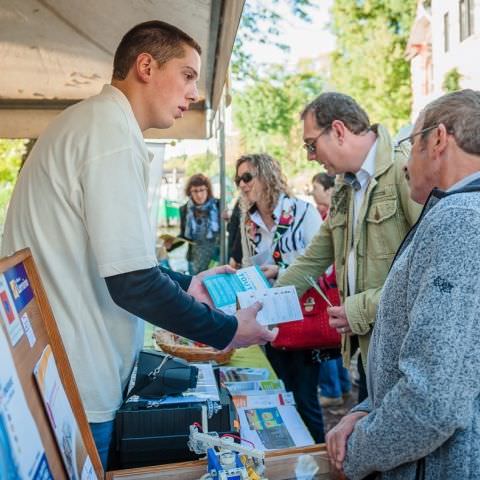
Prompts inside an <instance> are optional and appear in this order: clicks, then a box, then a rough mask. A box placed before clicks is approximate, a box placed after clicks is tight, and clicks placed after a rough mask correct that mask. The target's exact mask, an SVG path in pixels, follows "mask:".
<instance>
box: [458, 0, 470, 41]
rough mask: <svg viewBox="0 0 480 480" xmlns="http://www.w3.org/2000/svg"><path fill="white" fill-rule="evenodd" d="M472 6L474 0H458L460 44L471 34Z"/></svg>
mask: <svg viewBox="0 0 480 480" xmlns="http://www.w3.org/2000/svg"><path fill="white" fill-rule="evenodd" d="M473 5H474V0H460V2H459V5H458V6H459V16H460V41H461V42H462V41H463V40H465V39H466V38H468V37H469V36H470V35H472V34H473V27H474V25H473V13H474V12H473Z"/></svg>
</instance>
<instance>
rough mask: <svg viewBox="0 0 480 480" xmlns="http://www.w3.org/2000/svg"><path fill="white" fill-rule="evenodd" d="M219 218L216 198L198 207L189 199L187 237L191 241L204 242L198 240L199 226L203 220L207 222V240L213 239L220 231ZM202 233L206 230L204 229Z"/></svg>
mask: <svg viewBox="0 0 480 480" xmlns="http://www.w3.org/2000/svg"><path fill="white" fill-rule="evenodd" d="M218 218H219V214H218V205H217V202H216V200H215V198H213V197H212V198H209V199H208V200H207V201H206V202H205V203H204V204H202V205H197V204H196V203H194V202H193V200H192V199H191V198H189V199H188V202H187V219H186V225H185V237H186V238H188V239H191V240H203V238H197V236H198V230H199V229H198V226H199V224H200V223H201V222H202V220H203V221H206V222H207V228H206V236H205V238H206V239H207V240H211V239H213V238H214V237H215V236H216V235H217V234H218V232H219V231H220V224H219V221H218ZM202 231H204V230H203V229H202Z"/></svg>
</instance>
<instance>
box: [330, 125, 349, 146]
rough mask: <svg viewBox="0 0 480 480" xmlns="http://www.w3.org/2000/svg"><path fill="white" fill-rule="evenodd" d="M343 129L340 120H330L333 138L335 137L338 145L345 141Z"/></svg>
mask: <svg viewBox="0 0 480 480" xmlns="http://www.w3.org/2000/svg"><path fill="white" fill-rule="evenodd" d="M345 130H346V127H345V124H344V123H343V122H342V121H341V120H334V121H333V122H332V132H333V135H334V138H336V139H337V141H338V143H339V144H340V145H342V144H343V142H344V141H345V133H346V132H345Z"/></svg>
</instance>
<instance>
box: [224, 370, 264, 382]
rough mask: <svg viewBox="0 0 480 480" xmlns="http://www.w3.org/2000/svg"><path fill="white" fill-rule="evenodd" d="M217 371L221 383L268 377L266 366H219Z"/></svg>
mask: <svg viewBox="0 0 480 480" xmlns="http://www.w3.org/2000/svg"><path fill="white" fill-rule="evenodd" d="M219 372H220V381H221V382H222V383H225V382H248V381H259V380H267V379H268V378H269V377H270V372H269V370H268V368H247V367H220V368H219Z"/></svg>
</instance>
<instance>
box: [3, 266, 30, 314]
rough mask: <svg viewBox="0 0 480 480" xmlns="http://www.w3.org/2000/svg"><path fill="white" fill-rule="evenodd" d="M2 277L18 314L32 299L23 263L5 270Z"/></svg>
mask: <svg viewBox="0 0 480 480" xmlns="http://www.w3.org/2000/svg"><path fill="white" fill-rule="evenodd" d="M3 275H4V276H5V280H6V281H7V285H8V289H9V290H10V293H11V294H12V297H13V302H14V303H15V307H16V308H17V312H18V313H20V311H21V310H23V309H24V308H25V307H26V306H27V305H28V303H29V302H30V300H31V299H32V298H33V290H32V287H31V286H30V282H29V280H28V276H27V272H26V271H25V267H24V265H23V263H20V264H18V265H15V266H14V267H12V268H10V269H9V270H7V271H6V272H5V273H4V274H3Z"/></svg>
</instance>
